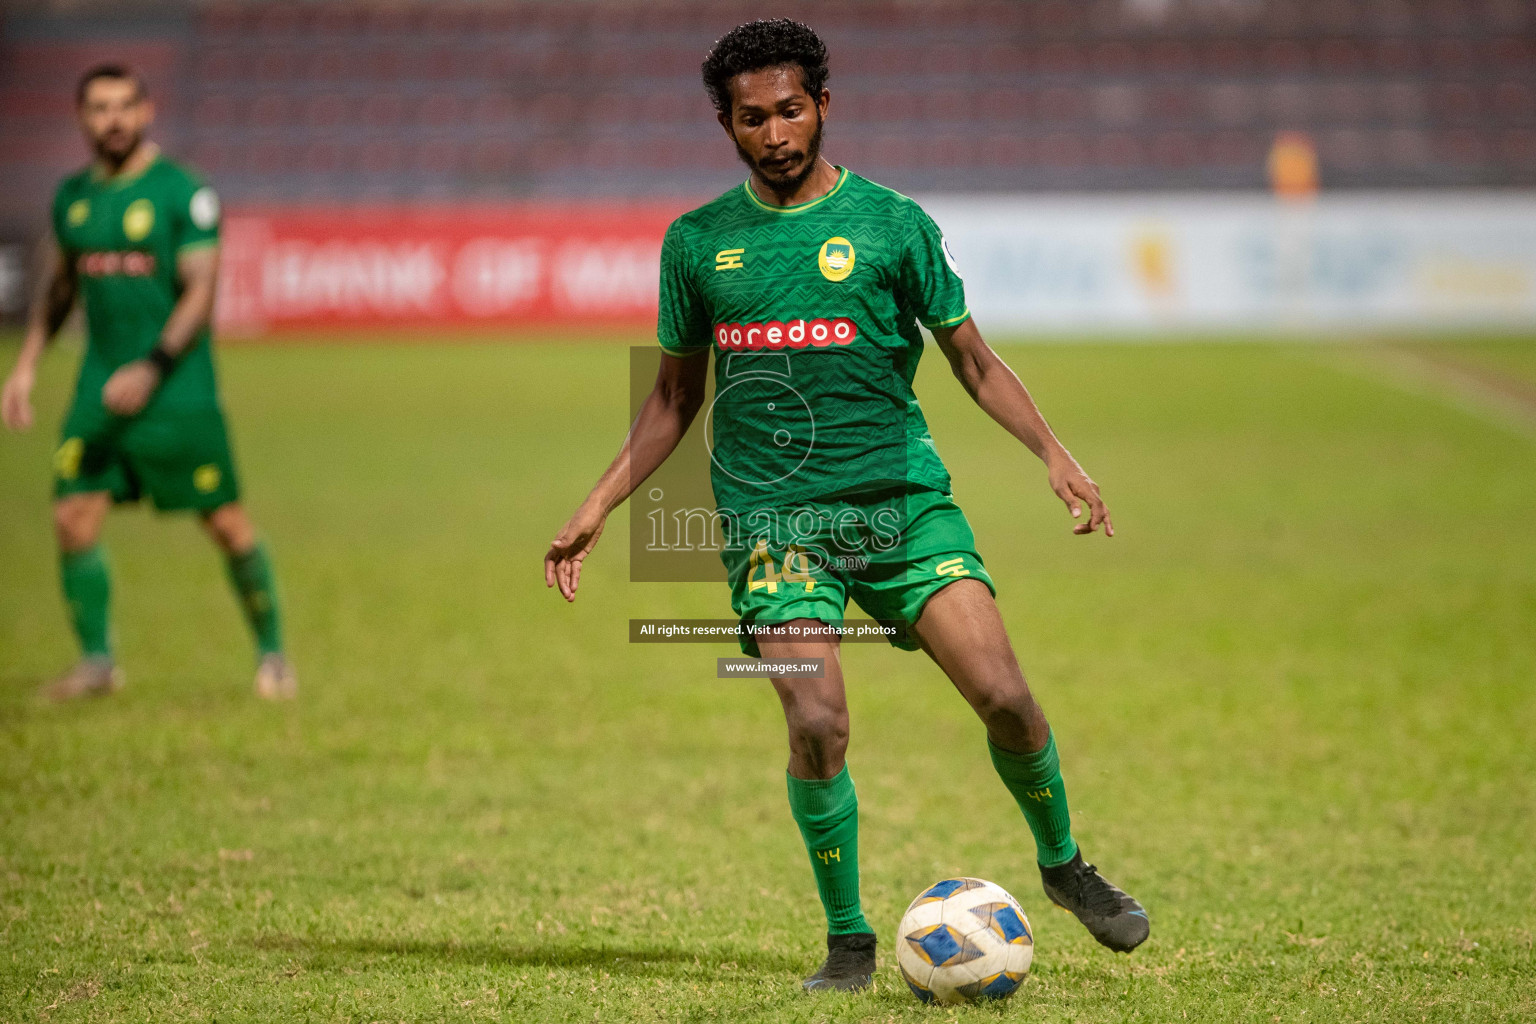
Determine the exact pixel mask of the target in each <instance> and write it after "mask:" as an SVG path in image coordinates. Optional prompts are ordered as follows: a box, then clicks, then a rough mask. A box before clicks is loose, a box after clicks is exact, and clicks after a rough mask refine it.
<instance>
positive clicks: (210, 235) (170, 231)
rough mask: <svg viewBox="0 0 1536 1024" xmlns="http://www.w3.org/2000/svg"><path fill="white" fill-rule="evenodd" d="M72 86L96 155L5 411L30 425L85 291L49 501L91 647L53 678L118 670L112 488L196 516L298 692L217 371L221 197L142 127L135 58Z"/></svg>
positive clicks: (274, 676)
mask: <svg viewBox="0 0 1536 1024" xmlns="http://www.w3.org/2000/svg"><path fill="white" fill-rule="evenodd" d="M75 98H76V105H77V108H78V114H79V119H80V125H81V128H82V129H83V130H84V133H85V137H86V141H87V142H88V143H89V144H90V147H91V149H92V151H93V152H94V154H95V160H94V161H93V162H92V164H91V165H90V166H89V167H87V168H86V169H85V170H83V171H81V172H80V173H78V174H75V175H73V176H72V177H70V178H67V179H66V180H65V181H64V182H63V183H62V184H61V185H60V186H59V190H58V194H57V195H56V196H55V197H54V202H53V216H52V221H51V228H52V230H51V232H50V233H49V236H48V237H47V238H46V239H45V241H44V243H43V247H42V248H43V254H42V258H41V260H40V263H39V266H40V271H41V272H40V274H39V282H38V288H37V292H36V295H35V297H34V300H33V304H32V311H31V316H30V319H29V321H28V324H27V334H26V340H25V342H24V343H23V345H22V348H21V354H20V356H19V357H18V358H17V360H16V368H15V369H14V370H13V371H12V373H11V375H10V377H9V378H8V379H7V380H6V382H5V391H4V395H3V399H0V404H3V413H4V418H5V422H6V425H7V426H9V427H10V428H11V429H13V430H24V429H26V428H28V427H30V426H31V423H32V404H31V395H32V387H33V382H34V380H35V378H36V369H37V363H38V359H39V358H40V356H41V355H42V352H43V349H44V348H45V347H46V345H47V343H48V341H49V340H50V339H51V338H52V337H53V335H54V334H55V333H56V332H57V331H58V329H59V327H60V325H61V324H62V323H63V322H64V319H65V317H67V316H68V314H69V311H70V309H71V307H72V306H73V305H74V302H75V299H76V297H77V295H78V296H80V297H81V298H82V299H83V301H84V305H85V319H86V349H85V357H84V360H83V361H82V362H81V365H80V377H79V381H78V383H77V385H76V388H75V396H74V402H73V403H72V405H71V407H70V411H69V414H68V416H67V417H66V418H65V421H64V428H63V431H62V434H61V438H60V444H59V447H58V450H57V452H56V454H55V457H54V506H53V509H54V526H55V530H56V532H57V535H58V542H59V572H60V576H61V578H62V582H63V587H64V596H65V600H66V602H67V604H68V606H69V612H70V617H71V620H72V622H73V624H74V627H75V633H76V635H77V637H78V638H79V641H80V648H81V654H82V657H81V659H80V661H79V662H78V663H77V664H76V665H75V666H74V667H73V668H72V669H70V670H69V671H68V672H66V673H65V674H64V675H63V676H61V677H60V678H59V679H58V680H56V681H54V682H53V683H51V684H50V685H49V686H47V687H46V688H45V689H44V693H45V695H47V696H48V697H50V698H51V699H54V700H67V699H69V698H72V697H82V696H87V695H90V694H102V693H107V692H110V691H111V690H113V689H115V688H116V687H118V686H120V685H121V682H122V674H121V672H120V671H119V670H118V669H117V667H116V665H115V663H114V661H113V655H112V630H111V623H110V610H111V582H110V577H109V575H108V569H107V562H106V559H105V557H104V554H103V552H102V548H101V545H100V544H99V543H98V540H99V537H100V535H101V528H102V525H103V523H104V522H105V520H106V516H107V512H108V510H109V509H110V508H111V505H112V503H113V502H126V501H137V500H138V499H139V498H140V497H143V496H148V497H149V499H150V500H151V501H153V502H154V505H155V507H156V508H157V509H159V510H161V511H165V512H171V511H189V512H196V513H197V514H198V516H199V517H200V518H201V520H202V523H203V525H204V526H205V527H206V529H207V532H208V535H209V536H210V537H211V538H212V539H213V541H214V543H215V544H217V545H218V546H219V548H220V549H221V550H222V551H223V552H224V555H225V558H226V560H227V565H228V570H229V578H230V581H231V583H232V584H233V586H234V588H235V591H236V594H237V595H238V598H239V601H240V605H241V607H242V609H243V610H244V612H245V615H246V619H247V621H248V622H249V624H250V626H251V630H252V632H253V633H254V634H255V638H256V645H257V650H258V661H257V670H256V684H255V686H256V693H257V694H258V695H259V696H262V697H266V698H269V699H281V698H288V697H292V696H294V694H295V692H296V688H297V682H296V680H295V678H294V673H293V670H292V668H291V666H290V665H289V663H288V661H287V659H286V658H285V657H284V654H283V641H282V628H281V621H280V615H279V610H278V601H277V590H276V587H275V585H274V581H273V576H272V566H271V563H270V561H269V559H268V556H267V551H266V548H265V546H264V545H262V544H261V543H260V542H259V541H258V539H257V535H256V529H255V527H254V526H253V525H252V523H251V521H250V519H249V518H248V517H247V516H246V514H245V512H244V510H243V509H242V508H241V506H240V504H239V498H240V490H239V483H238V481H237V479H236V476H235V465H234V461H233V459H232V457H231V454H230V446H229V437H228V433H227V431H226V429H225V425H224V414H223V412H222V411H221V409H220V407H219V394H218V386H217V383H216V381H215V377H214V368H213V353H212V349H211V344H212V343H211V340H210V337H209V319H210V317H211V315H212V312H213V299H214V292H215V289H216V285H217V278H218V265H219V246H218V239H219V203H218V199H217V197H216V196H215V195H214V193H213V191H212V190H211V189H209V188H207V187H206V186H204V185H202V184H201V183H200V182H199V181H198V180H197V179H196V178H195V177H194V176H193V175H192V174H191V173H190V172H188V171H187V170H186V169H184V168H182V167H180V166H178V165H176V164H175V163H172V162H171V161H170V160H167V159H166V158H164V157H163V156H161V155H160V152H159V149H158V148H157V147H156V146H155V145H154V143H152V142H148V141H146V140H145V138H144V132H145V131H146V129H147V128H148V127H149V125H150V123H151V121H152V120H153V117H154V109H153V107H152V105H151V103H150V101H149V99H148V97H147V96H146V95H145V92H144V87H143V83H142V82H141V81H140V79H139V78H138V77H137V76H136V75H135V74H134V73H133V72H132V71H130V70H129V69H127V68H124V67H120V66H115V65H104V66H101V67H98V68H94V69H93V70H91V71H89V72H87V73H86V74H85V76H84V77H82V78H81V80H80V85H79V88H78V90H77V92H76V97H75Z"/></svg>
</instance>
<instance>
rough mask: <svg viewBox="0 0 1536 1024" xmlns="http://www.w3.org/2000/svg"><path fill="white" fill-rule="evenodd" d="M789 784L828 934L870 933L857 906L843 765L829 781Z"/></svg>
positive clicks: (852, 813) (850, 801)
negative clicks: (825, 919) (823, 911)
mask: <svg viewBox="0 0 1536 1024" xmlns="http://www.w3.org/2000/svg"><path fill="white" fill-rule="evenodd" d="M785 778H787V779H788V780H789V810H790V813H792V814H793V815H794V816H795V824H796V825H799V826H800V836H801V838H803V839H804V840H805V849H806V851H807V852H808V853H810V855H811V871H812V872H814V873H815V875H816V891H817V892H818V893H820V894H821V905H822V907H823V908H824V909H825V910H826V912H827V931H828V932H829V933H831V934H833V935H841V934H845V933H847V932H869V931H874V929H873V928H871V927H870V926H869V922H868V921H866V920H864V911H863V909H862V908H860V906H859V798H858V795H857V794H856V793H854V791H853V777H852V776H850V775H849V774H848V766H847V765H846V764H845V765H843V770H842V771H840V772H838V773H837V774H836V775H835V776H833V777H832V778H830V779H797V778H795V777H794V776H793V775H790V774H788V773H785Z"/></svg>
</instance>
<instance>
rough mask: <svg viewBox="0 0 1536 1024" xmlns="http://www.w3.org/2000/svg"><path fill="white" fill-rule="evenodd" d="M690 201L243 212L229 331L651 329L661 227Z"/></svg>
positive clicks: (226, 295)
mask: <svg viewBox="0 0 1536 1024" xmlns="http://www.w3.org/2000/svg"><path fill="white" fill-rule="evenodd" d="M683 209H684V207H683V206H681V205H678V206H661V205H647V206H632V205H608V206H602V205H581V206H486V207H474V206H451V207H449V206H445V207H425V208H423V207H408V208H392V207H366V208H344V209H308V208H295V209H247V210H232V211H230V212H229V214H228V215H227V216H226V217H225V219H224V226H223V231H222V236H223V244H222V251H223V258H222V261H221V262H222V271H221V273H220V282H219V284H220V290H219V303H218V307H217V317H218V321H219V328H220V330H221V331H223V332H225V333H229V334H237V335H238V334H246V335H250V334H261V333H266V332H269V331H282V330H284V329H294V328H326V327H383V328H387V327H400V328H433V327H447V328H454V327H466V326H477V325H479V326H505V327H543V326H557V327H558V326H564V327H583V326H591V327H626V328H647V329H648V328H654V327H655V323H656V294H657V275H658V273H659V266H660V257H661V238H662V235H663V234H664V233H665V231H666V227H667V225H668V224H669V223H670V222H671V221H672V219H673V218H674V217H676V216H677V215H678V214H679V213H681V212H682V210H683Z"/></svg>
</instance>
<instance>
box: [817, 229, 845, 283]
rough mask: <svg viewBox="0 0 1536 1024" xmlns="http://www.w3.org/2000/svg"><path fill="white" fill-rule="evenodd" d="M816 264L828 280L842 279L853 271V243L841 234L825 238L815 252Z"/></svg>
mask: <svg viewBox="0 0 1536 1024" xmlns="http://www.w3.org/2000/svg"><path fill="white" fill-rule="evenodd" d="M816 265H817V266H819V267H820V268H821V276H822V277H824V278H826V279H827V280H828V281H841V280H843V279H844V278H846V277H847V276H848V275H849V274H851V273H853V243H852V242H850V241H848V239H846V238H843V237H841V236H839V237H836V238H829V239H827V240H826V241H825V242H822V243H821V251H820V252H819V253H817V254H816Z"/></svg>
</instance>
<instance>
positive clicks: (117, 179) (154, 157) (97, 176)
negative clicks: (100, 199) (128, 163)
mask: <svg viewBox="0 0 1536 1024" xmlns="http://www.w3.org/2000/svg"><path fill="white" fill-rule="evenodd" d="M147 145H150V146H154V149H153V150H152V151H151V152H150V156H149V159H148V160H147V161H145V163H144V166H143V167H140V168H139V169H138V170H136V171H134V172H133V173H132V174H116V175H113V176H112V177H110V178H109V177H107V176H106V175H105V174H103V173H101V164H99V163H96V162H95V161H92V162H91V184H93V185H96V186H98V187H100V188H110V189H117V188H124V187H126V186H128V185H132V184H133V183H134V182H136V181H138V180H139V179H140V178H142V177H144V175H146V174H148V173H149V172H150V170H151V169H152V168H153V167H154V166H155V165H156V164H158V163H159V162H160V158H161V153H160V147H159V146H156V145H155V144H154V143H153V142H150V143H147Z"/></svg>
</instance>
